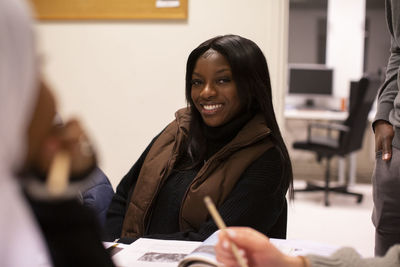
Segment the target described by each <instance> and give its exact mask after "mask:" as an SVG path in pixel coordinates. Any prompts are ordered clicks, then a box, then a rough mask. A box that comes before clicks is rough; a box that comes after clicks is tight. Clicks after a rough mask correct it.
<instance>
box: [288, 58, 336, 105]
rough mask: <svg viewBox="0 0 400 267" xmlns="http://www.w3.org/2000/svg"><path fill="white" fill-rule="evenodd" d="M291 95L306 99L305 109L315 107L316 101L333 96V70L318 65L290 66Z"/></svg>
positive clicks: (289, 85)
mask: <svg viewBox="0 0 400 267" xmlns="http://www.w3.org/2000/svg"><path fill="white" fill-rule="evenodd" d="M288 88H289V89H288V93H289V95H296V96H299V97H301V98H302V99H304V100H305V101H304V104H303V105H304V106H305V107H310V108H311V107H315V101H314V100H315V99H316V98H318V97H321V96H322V97H323V96H332V94H333V69H332V68H327V67H326V66H325V65H317V64H290V65H289V83H288Z"/></svg>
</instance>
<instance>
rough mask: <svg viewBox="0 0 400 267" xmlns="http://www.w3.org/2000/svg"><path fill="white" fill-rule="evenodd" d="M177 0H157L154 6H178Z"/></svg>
mask: <svg viewBox="0 0 400 267" xmlns="http://www.w3.org/2000/svg"><path fill="white" fill-rule="evenodd" d="M179 6H180V1H179V0H157V2H156V7H158V8H165V7H179Z"/></svg>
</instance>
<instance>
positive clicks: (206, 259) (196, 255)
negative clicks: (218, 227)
mask: <svg viewBox="0 0 400 267" xmlns="http://www.w3.org/2000/svg"><path fill="white" fill-rule="evenodd" d="M218 232H219V231H216V232H215V233H213V234H212V235H210V236H209V237H208V238H207V239H206V240H204V242H203V243H201V245H200V246H198V247H197V248H196V249H195V250H194V251H193V252H192V253H190V254H189V255H187V256H186V257H185V258H184V259H183V260H182V262H181V263H180V264H179V267H185V266H193V265H192V264H190V265H188V264H189V263H192V262H198V264H197V265H196V266H217V259H216V257H215V249H214V247H215V245H216V244H217V242H218ZM200 262H203V263H205V264H200Z"/></svg>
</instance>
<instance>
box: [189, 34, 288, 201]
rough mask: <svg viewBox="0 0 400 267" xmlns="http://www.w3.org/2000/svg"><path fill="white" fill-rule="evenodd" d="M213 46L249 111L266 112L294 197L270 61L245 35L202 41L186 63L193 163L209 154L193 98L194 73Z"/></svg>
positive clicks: (286, 183) (266, 120)
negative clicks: (224, 59)
mask: <svg viewBox="0 0 400 267" xmlns="http://www.w3.org/2000/svg"><path fill="white" fill-rule="evenodd" d="M209 49H213V50H215V51H217V52H218V53H220V54H221V55H223V56H224V57H225V58H226V60H227V61H228V63H229V65H230V67H231V71H232V76H233V79H234V81H235V83H236V88H237V90H238V95H239V97H240V99H241V100H242V101H243V103H244V106H245V108H246V110H247V111H248V112H251V113H255V112H259V113H262V114H263V115H264V118H265V122H266V124H267V126H268V127H269V128H270V129H271V131H272V138H273V140H274V141H275V144H276V146H277V148H278V150H279V152H280V155H281V159H282V160H281V162H282V173H283V177H282V178H283V179H282V182H283V186H284V187H285V188H289V195H290V197H291V198H292V196H293V172H292V164H291V161H290V157H289V153H288V150H287V148H286V145H285V143H284V141H283V138H282V135H281V132H280V130H279V126H278V123H277V121H276V117H275V112H274V107H273V104H272V90H271V81H270V77H269V71H268V64H267V60H266V59H265V56H264V54H263V52H262V51H261V49H260V48H259V47H258V46H257V45H256V44H255V43H254V42H253V41H251V40H249V39H246V38H243V37H241V36H238V35H224V36H217V37H214V38H212V39H209V40H207V41H205V42H203V43H202V44H200V45H199V46H198V47H197V48H195V49H194V50H193V51H192V52H191V53H190V55H189V57H188V60H187V64H186V101H187V103H188V105H189V108H190V110H191V115H192V117H191V121H190V131H189V133H188V135H189V136H188V137H189V138H188V144H187V152H188V154H189V156H190V157H191V159H192V162H193V163H194V164H200V163H202V162H203V161H204V160H205V156H206V151H205V148H206V145H205V144H206V143H205V142H206V140H205V137H204V136H203V134H202V131H201V124H202V118H201V115H200V113H199V112H198V110H197V109H196V107H195V105H194V103H193V100H192V97H191V89H192V74H193V70H194V68H195V65H196V62H197V60H198V59H199V57H200V56H201V55H203V54H204V53H205V52H206V51H208V50H209Z"/></svg>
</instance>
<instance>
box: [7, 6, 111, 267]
mask: <svg viewBox="0 0 400 267" xmlns="http://www.w3.org/2000/svg"><path fill="white" fill-rule="evenodd" d="M32 24H33V23H32V21H31V17H30V10H29V9H28V7H27V5H26V3H25V2H22V1H20V0H12V1H9V0H0V124H1V126H0V190H1V194H0V229H1V230H0V240H2V242H1V244H0V266H5V267H25V266H26V267H28V266H29V267H32V266H33V267H36V266H113V263H112V262H111V259H110V256H109V255H108V254H107V252H106V251H105V249H104V247H103V245H102V243H101V241H100V230H99V228H98V226H97V224H96V218H95V217H94V214H92V213H91V212H90V210H88V209H85V208H84V207H83V206H82V205H81V204H80V203H79V201H78V199H77V197H76V195H77V194H78V190H79V188H80V186H79V185H81V183H82V182H83V181H84V176H85V174H87V173H89V172H90V170H91V169H93V167H94V164H95V157H94V154H93V153H89V152H91V151H89V147H88V146H87V137H86V135H85V132H84V131H83V129H82V128H81V126H80V124H79V123H78V122H77V121H76V120H71V121H68V122H66V124H65V125H64V126H62V127H56V126H55V125H54V123H53V120H54V116H55V114H56V104H55V100H54V97H53V95H52V93H51V91H50V90H49V89H48V88H47V87H46V86H44V84H43V83H42V84H40V82H39V75H38V72H39V70H38V69H39V68H38V62H37V56H36V51H35V45H34V37H33V25H32ZM83 142H85V143H86V146H85V147H83V146H82V145H83ZM82 148H85V149H86V152H87V153H83V151H82ZM61 149H62V150H63V151H66V152H67V153H68V155H69V156H70V158H71V168H70V169H71V174H72V175H73V176H74V177H75V178H76V179H77V180H79V181H77V182H71V186H69V187H68V188H67V190H66V191H65V192H62V193H61V194H60V195H58V196H54V195H52V194H50V193H49V191H48V190H47V187H46V186H45V183H44V182H43V177H46V173H47V172H48V169H49V165H50V162H51V161H52V159H53V157H54V155H55V153H57V151H60V150H61ZM23 189H24V190H23ZM23 191H25V193H23Z"/></svg>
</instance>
